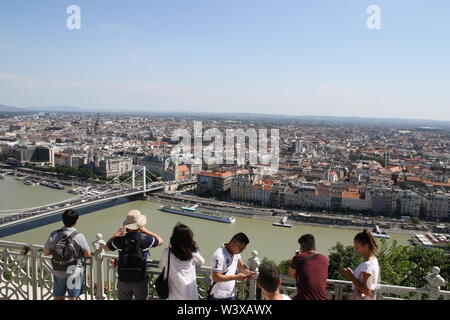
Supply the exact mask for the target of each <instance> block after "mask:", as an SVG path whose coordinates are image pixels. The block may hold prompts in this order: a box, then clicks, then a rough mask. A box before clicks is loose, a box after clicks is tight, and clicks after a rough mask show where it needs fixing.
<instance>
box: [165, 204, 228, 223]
mask: <svg viewBox="0 0 450 320" xmlns="http://www.w3.org/2000/svg"><path fill="white" fill-rule="evenodd" d="M197 207H198V204H196V205H194V206H192V207H181V208H175V207H173V206H171V207H168V206H161V207H160V208H159V210H161V211H164V212H168V213H174V214H179V215H182V216H187V217H193V218H199V219H205V220H211V221H217V222H223V223H234V222H236V219H235V218H234V217H229V216H222V215H215V214H210V213H204V212H199V211H197Z"/></svg>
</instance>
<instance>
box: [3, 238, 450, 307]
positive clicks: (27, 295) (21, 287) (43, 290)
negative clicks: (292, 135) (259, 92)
mask: <svg viewBox="0 0 450 320" xmlns="http://www.w3.org/2000/svg"><path fill="white" fill-rule="evenodd" d="M42 250H43V246H41V245H34V244H25V243H19V242H10V241H0V300H51V299H53V295H52V288H53V281H52V267H51V258H50V257H46V256H43V255H42ZM117 259H118V256H117V255H112V254H102V253H101V251H100V250H97V251H96V253H95V254H94V255H93V257H92V258H89V259H86V263H85V269H84V275H85V281H84V290H83V293H82V295H81V296H80V298H79V299H81V300H115V299H117V289H116V288H117ZM158 264H159V261H157V260H149V261H148V274H149V280H150V281H149V297H148V299H151V300H153V299H159V298H158V296H157V294H156V291H155V289H154V282H155V280H156V278H157V277H158V275H159V274H160V273H161V270H160V269H159V267H158ZM210 274H211V268H210V267H206V266H202V267H197V283H198V288H199V298H200V299H205V298H206V291H207V289H208V287H209V284H210ZM281 279H282V286H281V291H282V292H283V293H284V294H287V295H289V296H290V297H294V296H295V295H296V285H295V280H293V279H290V278H289V277H287V276H282V277H281ZM351 286H352V283H351V282H350V281H341V280H331V279H329V280H328V281H327V293H328V298H329V299H330V300H346V299H348V298H349V296H350V293H351ZM258 291H259V290H257V285H256V280H255V279H253V280H250V281H247V282H237V296H238V299H240V300H258V299H261V297H260V295H259V294H258ZM378 299H384V300H404V299H414V300H415V299H417V300H421V299H443V300H450V291H438V292H437V291H436V290H432V289H429V288H411V287H399V286H391V285H381V288H380V289H379V291H378Z"/></svg>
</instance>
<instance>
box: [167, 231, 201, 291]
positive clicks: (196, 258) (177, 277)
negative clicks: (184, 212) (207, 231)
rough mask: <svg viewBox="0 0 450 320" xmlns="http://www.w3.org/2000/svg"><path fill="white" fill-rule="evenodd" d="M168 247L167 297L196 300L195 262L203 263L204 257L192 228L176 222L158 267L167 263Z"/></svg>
mask: <svg viewBox="0 0 450 320" xmlns="http://www.w3.org/2000/svg"><path fill="white" fill-rule="evenodd" d="M169 249H170V270H168V271H167V270H166V271H165V272H166V274H165V278H166V277H167V272H168V275H169V297H168V298H167V299H168V300H198V298H199V296H198V288H197V274H196V272H195V264H198V265H203V264H204V263H205V259H204V258H203V257H202V256H201V255H200V253H199V252H198V247H197V243H196V242H195V241H194V234H193V232H192V230H191V229H190V228H189V227H188V226H186V225H184V224H182V223H177V225H176V226H175V227H174V228H173V233H172V237H171V238H170V247H169V248H167V249H164V251H163V253H162V256H161V259H160V261H159V267H160V268H161V269H163V268H166V269H167V265H168V258H169Z"/></svg>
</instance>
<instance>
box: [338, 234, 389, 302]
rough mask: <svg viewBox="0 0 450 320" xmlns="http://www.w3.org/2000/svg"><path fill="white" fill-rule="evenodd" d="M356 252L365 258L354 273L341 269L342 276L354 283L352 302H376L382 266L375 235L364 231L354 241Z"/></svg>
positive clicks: (347, 269) (350, 270) (348, 269)
mask: <svg viewBox="0 0 450 320" xmlns="http://www.w3.org/2000/svg"><path fill="white" fill-rule="evenodd" d="M354 244H355V249H356V251H357V252H358V253H359V254H360V255H361V256H363V258H364V262H363V263H361V264H360V265H359V266H358V267H357V268H356V270H355V271H354V272H353V271H352V269H350V268H345V269H341V273H342V275H343V276H344V277H345V278H347V279H348V280H351V281H352V282H353V285H352V289H353V292H352V295H351V297H350V299H352V300H376V289H378V287H379V283H380V266H379V265H378V259H377V258H376V257H375V253H376V252H377V250H378V246H377V243H376V242H375V238H374V237H373V235H372V234H371V233H370V232H369V231H368V230H367V229H364V231H363V232H360V233H358V234H357V235H356V236H355V239H354Z"/></svg>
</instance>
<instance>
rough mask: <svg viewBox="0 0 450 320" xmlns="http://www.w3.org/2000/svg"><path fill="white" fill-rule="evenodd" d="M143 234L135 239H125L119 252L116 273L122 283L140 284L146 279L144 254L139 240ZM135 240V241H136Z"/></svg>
mask: <svg viewBox="0 0 450 320" xmlns="http://www.w3.org/2000/svg"><path fill="white" fill-rule="evenodd" d="M143 237H145V235H144V234H140V236H138V237H136V238H132V239H130V238H125V239H124V241H125V246H124V248H123V249H122V251H120V252H119V263H118V273H119V280H120V281H122V282H140V281H144V280H145V278H146V271H147V270H145V265H146V264H145V259H144V252H143V251H142V249H141V246H140V240H141V239H142V238H143ZM136 239H137V240H136Z"/></svg>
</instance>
